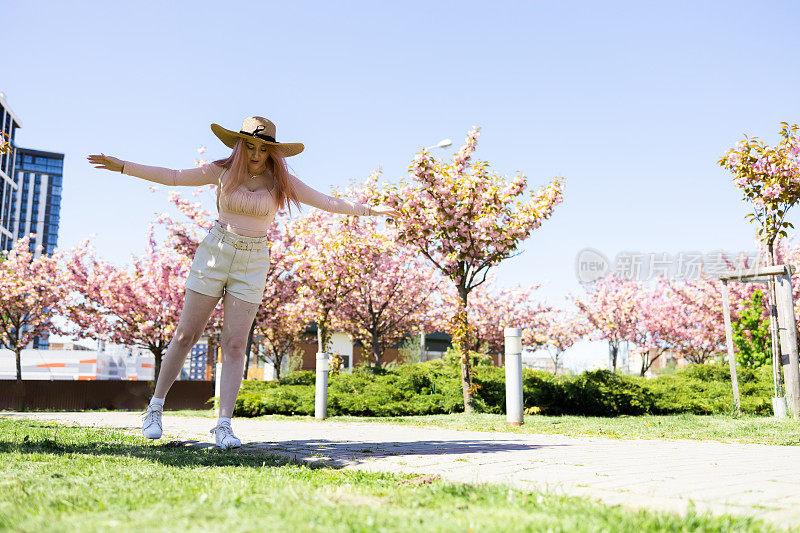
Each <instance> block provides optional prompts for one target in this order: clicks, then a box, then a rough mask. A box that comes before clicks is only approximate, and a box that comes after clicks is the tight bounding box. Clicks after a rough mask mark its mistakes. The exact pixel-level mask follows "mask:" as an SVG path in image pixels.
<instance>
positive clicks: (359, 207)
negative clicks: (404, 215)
mask: <svg viewBox="0 0 800 533" xmlns="http://www.w3.org/2000/svg"><path fill="white" fill-rule="evenodd" d="M289 181H290V183H291V185H292V187H293V188H294V190H295V192H296V193H297V199H298V200H300V202H302V203H304V204H306V205H310V206H312V207H316V208H318V209H322V210H323V211H328V212H329V213H340V214H342V215H359V216H369V215H386V214H388V215H394V216H399V215H400V213H399V212H397V211H395V210H394V209H391V208H386V207H384V206H375V207H370V206H368V205H364V204H359V203H356V202H351V201H350V200H345V199H344V198H336V197H335V196H328V195H327V194H324V193H321V192H319V191H318V190H316V189H312V188H311V187H309V186H308V185H306V184H305V183H303V182H302V181H300V179H299V178H298V177H297V176H295V175H293V174H289Z"/></svg>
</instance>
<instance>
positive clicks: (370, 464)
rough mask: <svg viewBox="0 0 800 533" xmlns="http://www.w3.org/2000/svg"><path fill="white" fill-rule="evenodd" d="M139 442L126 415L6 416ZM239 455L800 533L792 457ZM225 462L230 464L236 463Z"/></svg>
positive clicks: (257, 430)
mask: <svg viewBox="0 0 800 533" xmlns="http://www.w3.org/2000/svg"><path fill="white" fill-rule="evenodd" d="M0 416H3V415H0ZM6 416H26V417H31V418H36V419H39V420H52V421H57V422H61V423H75V424H79V425H83V426H106V427H114V428H118V429H121V430H124V431H128V432H133V433H138V432H139V428H140V420H141V418H140V417H139V416H138V415H136V414H135V413H125V412H109V413H16V414H6ZM213 425H214V420H213V419H210V418H200V417H179V416H173V415H170V414H169V413H167V414H166V415H165V417H164V431H165V438H167V439H179V440H180V441H183V442H184V443H185V444H187V445H193V446H202V447H210V446H212V444H211V435H210V434H209V433H208V431H209V430H210V429H211V427H213ZM233 426H234V430H235V431H236V433H237V435H238V436H239V437H240V438H241V439H242V441H243V442H244V446H243V449H242V452H247V453H255V452H263V453H276V454H280V455H284V456H288V457H290V458H293V459H297V460H299V461H305V462H308V463H313V464H318V463H322V464H324V465H326V466H329V467H332V468H348V469H354V470H362V471H367V472H392V473H411V474H439V475H441V476H442V478H444V479H447V480H451V481H459V482H466V483H487V482H488V483H503V484H506V485H509V486H512V487H515V488H518V489H522V490H532V489H544V490H550V491H552V492H555V493H562V494H572V495H578V496H584V497H589V498H592V499H595V500H599V501H602V502H604V503H606V504H610V505H623V506H625V507H627V508H631V509H639V508H646V509H653V510H669V511H675V512H679V513H683V512H685V511H686V510H687V508H688V507H689V506H690V505H694V506H695V508H696V509H697V510H699V511H708V512H712V513H717V514H719V513H733V514H742V515H752V516H759V517H762V518H765V519H768V520H770V521H772V522H774V523H776V524H779V525H782V526H787V527H796V526H797V525H798V524H800V490H798V489H800V447H792V446H767V445H757V444H731V443H722V442H713V441H690V440H683V441H659V440H652V439H648V440H621V439H602V438H598V437H567V436H564V435H535V434H503V433H497V432H478V431H457V430H451V429H437V428H430V427H426V428H420V427H411V426H391V425H387V424H369V423H336V422H306V421H290V420H289V421H272V420H252V419H235V420H234V424H233ZM234 453H235V452H234Z"/></svg>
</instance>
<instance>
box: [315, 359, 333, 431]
mask: <svg viewBox="0 0 800 533" xmlns="http://www.w3.org/2000/svg"><path fill="white" fill-rule="evenodd" d="M328 370H330V361H329V359H328V354H326V353H322V352H317V382H316V387H315V389H314V418H316V419H317V420H325V419H326V418H328Z"/></svg>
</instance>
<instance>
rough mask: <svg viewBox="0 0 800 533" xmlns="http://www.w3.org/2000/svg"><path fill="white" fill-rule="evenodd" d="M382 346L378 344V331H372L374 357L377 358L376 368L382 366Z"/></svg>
mask: <svg viewBox="0 0 800 533" xmlns="http://www.w3.org/2000/svg"><path fill="white" fill-rule="evenodd" d="M382 355H383V354H382V353H381V348H380V346H379V345H378V332H377V331H373V332H372V357H373V359H374V360H375V368H380V367H381V356H382Z"/></svg>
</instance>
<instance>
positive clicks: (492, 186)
mask: <svg viewBox="0 0 800 533" xmlns="http://www.w3.org/2000/svg"><path fill="white" fill-rule="evenodd" d="M478 134H479V130H478V128H473V129H472V130H470V131H469V133H468V135H467V139H466V143H465V144H464V145H463V146H462V147H461V149H460V150H459V151H458V153H456V154H455V156H454V157H453V161H452V162H451V163H444V162H438V161H435V160H434V159H433V157H432V156H431V155H430V153H429V152H428V151H427V150H425V149H423V150H422V151H421V152H419V153H418V154H417V156H416V158H415V159H414V162H413V164H412V165H411V167H410V173H409V176H407V177H403V178H402V179H401V182H400V183H399V184H398V185H386V186H384V187H381V188H380V189H378V188H377V187H376V189H375V197H376V198H377V199H378V200H379V201H380V202H381V203H384V204H386V205H389V206H391V207H394V208H396V209H398V210H399V211H400V212H401V213H402V214H403V216H401V217H399V218H398V219H396V221H395V222H396V224H397V227H398V230H399V234H398V242H399V243H400V244H404V245H410V246H413V247H415V248H416V249H418V250H419V251H420V252H421V253H422V254H423V255H424V256H425V257H426V258H427V259H428V260H429V261H430V262H431V263H432V264H433V265H434V266H435V267H436V268H437V269H439V270H440V271H441V272H442V273H443V274H444V275H445V277H447V278H448V279H449V280H450V282H451V283H452V284H453V286H454V288H455V290H456V293H457V294H458V298H459V301H460V307H459V309H458V312H457V313H455V314H454V316H453V317H452V319H451V327H450V331H451V333H452V337H453V346H454V347H455V349H456V350H457V352H458V353H459V355H460V358H461V383H462V391H463V398H464V410H465V412H473V411H474V400H473V393H474V387H473V383H472V372H471V363H470V358H469V355H468V354H469V351H468V349H467V346H468V345H469V344H470V343H471V342H473V341H471V340H470V339H471V338H472V337H473V334H472V333H471V331H472V329H473V328H471V327H470V325H469V320H468V312H467V307H468V300H467V298H468V296H469V294H470V292H471V291H472V290H473V289H474V288H475V287H477V286H479V285H480V284H481V283H483V282H484V281H485V280H486V274H487V272H488V270H489V269H490V268H491V267H493V266H495V265H497V264H499V263H500V262H501V261H503V260H504V259H507V258H508V257H511V256H512V255H516V254H515V253H514V252H516V250H517V248H518V247H519V244H520V242H521V241H523V240H525V239H527V238H528V237H529V236H530V235H531V233H532V231H533V230H535V229H537V228H538V227H539V226H540V225H541V224H542V222H543V221H544V220H546V219H547V218H549V217H550V216H551V215H552V213H553V210H554V208H555V206H556V205H557V204H558V203H560V202H561V200H562V194H561V191H562V183H561V181H560V180H559V178H555V179H554V180H553V182H552V183H551V184H550V185H549V186H547V187H543V188H542V189H541V190H539V191H538V192H530V194H529V195H528V198H527V199H526V201H524V202H523V201H518V200H517V197H518V196H520V195H523V194H524V191H525V189H526V185H527V178H526V177H525V176H524V175H522V174H518V175H517V176H516V177H515V178H513V179H510V180H508V179H506V178H504V177H502V176H500V175H497V174H494V173H492V172H490V171H489V164H488V163H487V162H485V161H473V160H472V155H473V153H474V151H475V146H476V144H477V141H478ZM401 203H402V205H401ZM518 253H521V252H518Z"/></svg>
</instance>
